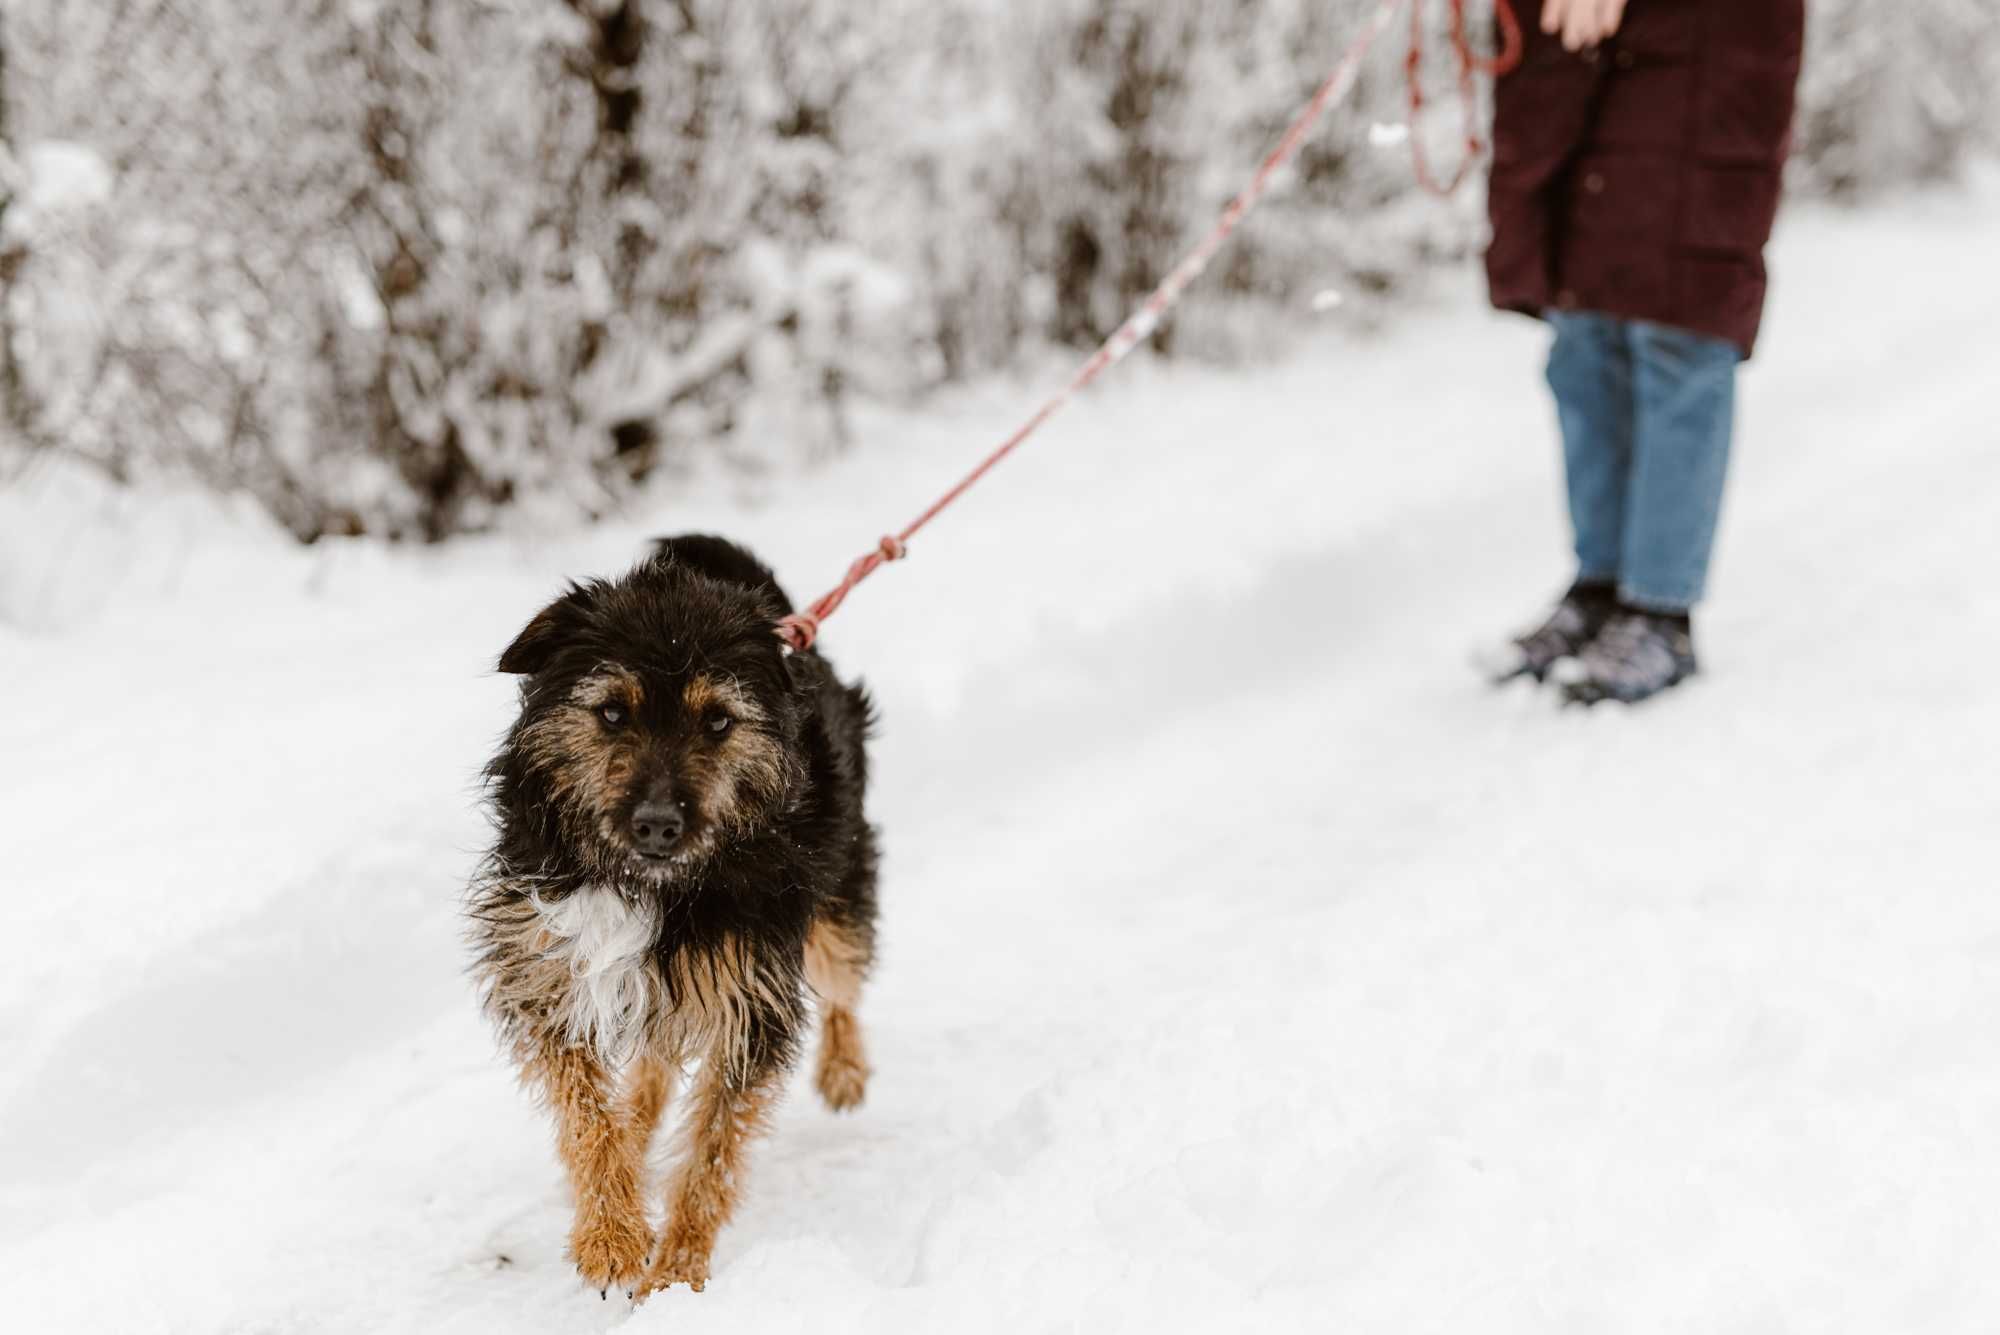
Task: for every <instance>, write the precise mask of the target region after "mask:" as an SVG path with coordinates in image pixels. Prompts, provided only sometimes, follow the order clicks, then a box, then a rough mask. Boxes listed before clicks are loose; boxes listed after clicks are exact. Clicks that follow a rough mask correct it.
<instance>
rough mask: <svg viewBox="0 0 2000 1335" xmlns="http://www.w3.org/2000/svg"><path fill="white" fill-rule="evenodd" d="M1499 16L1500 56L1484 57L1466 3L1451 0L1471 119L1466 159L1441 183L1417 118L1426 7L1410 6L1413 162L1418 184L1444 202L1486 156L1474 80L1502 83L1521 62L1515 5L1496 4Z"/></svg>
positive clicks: (1502, 0)
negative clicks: (1470, 32) (1470, 30)
mask: <svg viewBox="0 0 2000 1335" xmlns="http://www.w3.org/2000/svg"><path fill="white" fill-rule="evenodd" d="M1493 8H1494V17H1495V18H1497V19H1498V20H1499V22H1500V53H1499V54H1498V55H1496V56H1490V57H1489V56H1482V55H1480V54H1479V53H1478V52H1477V51H1474V50H1473V49H1472V39H1471V38H1470V37H1469V36H1467V34H1466V30H1465V0H1451V49H1452V53H1453V54H1454V55H1455V56H1456V57H1457V64H1458V102H1459V106H1460V107H1461V108H1462V109H1463V111H1464V114H1465V155H1464V156H1463V157H1462V158H1460V159H1459V163H1458V169H1457V170H1456V171H1454V172H1453V173H1452V174H1451V179H1450V180H1449V181H1443V182H1440V181H1439V180H1438V179H1437V178H1436V177H1435V176H1433V175H1432V173H1431V165H1430V160H1429V158H1428V157H1427V156H1426V155H1425V153H1424V141H1423V136H1422V135H1420V134H1418V133H1417V117H1418V115H1419V113H1421V112H1422V111H1423V109H1424V101H1425V98H1424V79H1423V68H1424V6H1423V0H1416V3H1415V4H1413V5H1411V6H1410V54H1409V56H1408V57H1407V58H1406V59H1405V60H1404V61H1403V74H1404V80H1405V82H1406V83H1408V85H1409V88H1410V161H1411V164H1412V165H1413V166H1414V167H1415V168H1416V172H1417V183H1418V184H1419V185H1421V186H1423V188H1424V189H1426V190H1428V191H1430V192H1431V193H1432V194H1434V195H1436V196H1438V197H1439V198H1440V199H1442V198H1445V197H1447V196H1449V195H1451V194H1452V193H1454V192H1455V191H1456V190H1457V189H1458V188H1459V186H1461V185H1463V184H1465V178H1466V177H1467V176H1469V175H1471V174H1472V169H1473V167H1474V166H1475V165H1477V164H1478V162H1479V160H1480V159H1481V158H1483V157H1485V156H1486V141H1485V140H1484V139H1482V138H1480V137H1479V98H1478V96H1477V95H1476V93H1475V92H1474V90H1473V86H1472V81H1473V76H1475V75H1478V74H1488V75H1492V76H1493V77H1495V78H1498V77H1499V76H1500V75H1502V74H1506V73H1508V72H1510V71H1512V70H1513V69H1514V67H1515V66H1517V65H1519V64H1520V63H1521V22H1520V20H1519V19H1518V18H1516V17H1515V15H1514V6H1513V5H1512V4H1510V3H1509V0H1494V7H1493Z"/></svg>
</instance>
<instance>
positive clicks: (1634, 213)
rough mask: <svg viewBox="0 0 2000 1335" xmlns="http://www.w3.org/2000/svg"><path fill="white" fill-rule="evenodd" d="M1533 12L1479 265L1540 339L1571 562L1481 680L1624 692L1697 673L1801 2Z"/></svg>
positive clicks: (1565, 5) (1514, 76) (1590, 692)
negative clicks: (1697, 641)
mask: <svg viewBox="0 0 2000 1335" xmlns="http://www.w3.org/2000/svg"><path fill="white" fill-rule="evenodd" d="M1516 2H1517V3H1523V2H1524V0H1516ZM1539 19H1540V21H1539V23H1535V22H1527V21H1524V22H1523V24H1522V27H1523V28H1524V30H1525V31H1524V32H1523V34H1522V37H1523V50H1522V58H1521V62H1520V64H1519V65H1518V66H1517V67H1516V68H1515V69H1514V70H1513V71H1512V72H1510V73H1508V74H1505V75H1503V76H1501V77H1500V78H1499V80H1498V81H1497V82H1496V85H1495V90H1494V133H1493V163H1492V167H1491V174H1490V188H1489V192H1488V212H1489V214H1490V218H1491V222H1492V243H1491V245H1490V247H1489V249H1488V251H1487V255H1486V270H1487V278H1488V282H1489V286H1490V289H1491V295H1492V300H1493V303H1494V305H1496V306H1498V307H1500V308H1501V309H1503V310H1511V311H1520V312H1523V313H1525V314H1529V315H1534V316H1538V317H1540V318H1542V319H1545V320H1546V321H1547V322H1548V323H1549V324H1550V325H1551V326H1552V327H1553V329H1554V335H1555V337H1554V342H1553V344H1552V346H1551V350H1550V353H1549V361H1548V382H1549V387H1550V388H1551V389H1552V390H1553V391H1554V397H1555V404H1556V416H1557V421H1558V424H1559V427H1560V431H1561V437H1562V451H1563V465H1564V474H1565V478H1566V482H1567V487H1568V497H1569V515H1570V521H1571V525H1572V528H1573V533H1574V539H1575V553H1576V572H1575V578H1574V580H1573V582H1572V583H1571V585H1570V588H1569V590H1568V592H1567V593H1565V594H1564V595H1563V596H1562V599H1561V601H1560V602H1559V603H1558V604H1557V605H1556V607H1555V609H1554V611H1553V612H1552V613H1550V615H1549V616H1548V617H1547V618H1546V619H1545V620H1544V621H1543V622H1542V623H1541V624H1540V625H1538V626H1536V627H1535V628H1534V629H1532V630H1530V631H1528V632H1527V633H1525V634H1523V635H1520V636H1518V637H1516V638H1515V639H1514V640H1512V641H1511V642H1510V643H1509V644H1508V645H1507V646H1506V650H1505V655H1504V660H1503V661H1502V662H1501V663H1500V664H1499V665H1497V668H1496V671H1495V675H1496V677H1498V678H1500V679H1503V680H1504V679H1510V678H1515V677H1521V676H1529V677H1533V678H1534V679H1535V680H1537V681H1546V680H1549V679H1550V678H1551V677H1554V678H1555V679H1556V680H1557V682H1558V683H1559V684H1560V687H1561V689H1562V691H1563V694H1564V696H1565V698H1566V699H1568V700H1572V701H1579V702H1583V703H1596V702H1598V701H1600V700H1618V701H1624V702H1627V703H1636V702H1638V701H1640V700H1644V699H1647V698H1648V697H1650V696H1653V695H1656V694H1657V693H1659V692H1660V691H1663V690H1665V689H1667V688H1668V687H1670V686H1673V685H1675V684H1676V683H1678V682H1680V681H1682V680H1684V679H1685V678H1687V677H1688V676H1690V675H1692V674H1693V673H1694V672H1695V670H1696V666H1697V664H1696V657H1695V648H1694V627H1693V623H1692V620H1691V614H1692V612H1693V609H1694V607H1695V604H1696V603H1697V602H1699V601H1700V599H1701V597H1702V594H1703V591H1704V589H1705V588H1706V585H1707V579H1708V568H1709V558H1710V553H1711V549H1712V547H1713V545H1714V540H1715V530H1716V521H1717V518H1718V516H1719V514H1720V512H1721V505H1722V493H1723V481H1724V477H1725V474H1726V472H1727V466H1728V462H1729V452H1730V438H1731V435H1732V432H1733V417H1734V409H1735V398H1736V372H1737V366H1738V363H1739V362H1741V361H1743V360H1745V359H1747V358H1748V357H1749V356H1750V354H1751V352H1752V351H1753V350H1754V348H1755V346H1756V342H1757V333H1758V325H1759V322H1760V320H1761V317H1762V313H1763V306H1764V290H1765V268H1764V261H1763V250H1764V245H1765V242H1766V241H1767V240H1769V238H1770V234H1771V224H1772V220H1773V218H1774V217H1775V215H1776V212H1777V207H1778V196H1779V191H1780V185H1781V180H1782V176H1783V170H1784V163H1785V157H1786V153H1787V151H1788V149H1789V146H1790V138H1791V122H1792V107H1793V98H1794V91H1795V87H1796V84H1797V82H1798V74H1799V65H1800V61H1801V52H1802V47H1803V43H1804V35H1805V12H1804V0H1629V3H1628V2H1627V0H1543V3H1542V6H1541V12H1540V15H1539Z"/></svg>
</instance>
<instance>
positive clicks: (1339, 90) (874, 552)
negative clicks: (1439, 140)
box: [777, 0, 1521, 653]
mask: <svg viewBox="0 0 2000 1335" xmlns="http://www.w3.org/2000/svg"><path fill="white" fill-rule="evenodd" d="M1402 3H1403V0H1382V3H1381V4H1379V5H1377V6H1376V8H1375V11H1374V14H1373V16H1372V17H1371V18H1370V19H1369V21H1368V24H1367V26H1366V27H1365V28H1363V29H1362V31H1361V35H1360V36H1358V37H1356V38H1355V39H1354V41H1353V42H1351V43H1350V44H1349V45H1348V48H1347V51H1346V52H1345V53H1344V54H1343V55H1342V56H1341V58H1340V63H1339V64H1338V65H1336V66H1334V69H1333V73H1331V74H1329V75H1327V77H1326V81H1325V82H1324V83H1322V84H1320V86H1319V90H1318V91H1317V92H1315V93H1314V94H1313V96H1312V100H1311V101H1310V102H1308V103H1306V105H1305V108H1304V110H1302V111H1300V112H1299V114H1298V116H1297V117H1295V118H1294V119H1293V121H1292V123H1291V125H1290V126H1289V127H1287V128H1286V130H1285V134H1284V137H1283V138H1282V139H1280V140H1279V141H1278V146H1277V147H1276V148H1274V149H1272V150H1271V152H1270V153H1269V155H1267V156H1266V157H1265V159H1264V161H1263V163H1262V165H1260V166H1259V167H1258V168H1257V173H1256V175H1254V176H1252V177H1251V178H1250V184H1249V185H1247V186H1245V187H1244V188H1243V193H1241V194H1239V195H1238V196H1236V198H1235V199H1232V200H1231V201H1229V207H1227V208H1225V209H1224V210H1223V211H1222V217H1221V218H1220V219H1219V220H1218V221H1217V222H1216V224H1215V226H1214V227H1213V228H1212V229H1211V230H1210V231H1209V233H1208V235H1207V236H1205V237H1203V238H1202V239H1201V241H1200V243H1199V244H1197V245H1196V246H1195V248H1194V249H1193V250H1191V251H1189V252H1188V253H1187V255H1186V256H1185V257H1183V258H1182V260H1181V262H1180V263H1179V264H1177V265H1175V266H1174V268H1173V272H1171V273H1169V274H1168V275H1167V276H1166V278H1165V279H1164V280H1162V281H1161V283H1160V285H1159V286H1158V287H1156V288H1154V289H1153V292H1152V295H1151V296H1148V297H1147V298H1146V300H1145V301H1144V302H1143V303H1142V304H1141V305H1140V307H1139V309H1138V310H1136V311H1134V312H1133V313H1132V314H1131V316H1130V317H1129V318H1127V319H1126V321H1125V323H1124V324H1122V325H1120V326H1118V329H1117V330H1116V332H1114V333H1113V334H1112V335H1111V337H1109V338H1107V339H1105V340H1104V342H1103V343H1102V344H1101V345H1100V346H1099V347H1098V349H1097V351H1096V352H1093V353H1092V354H1091V355H1090V358H1089V360H1087V361H1085V362H1084V364H1083V365H1082V366H1081V367H1079V368H1078V369H1077V371H1076V374H1075V375H1073V376H1071V377H1070V379H1069V383H1068V384H1066V385H1064V386H1063V387H1062V388H1061V389H1060V390H1058V391H1056V393H1055V394H1053V395H1051V396H1050V397H1049V398H1048V400H1047V401H1045V402H1044V403H1043V404H1042V406H1041V407H1039V408H1037V409H1036V410H1035V412H1034V415H1033V416H1031V417H1029V418H1028V420H1027V421H1025V422H1023V423H1021V425H1020V426H1018V427H1016V428H1015V430H1014V434H1012V435H1011V436H1008V437H1007V439H1006V440H1004V441H1002V442H1001V443H1000V446H999V448H997V449H995V450H994V451H993V452H992V453H991V454H989V455H987V456H986V457H985V458H984V459H982V460H980V461H979V464H978V465H977V466H976V467H975V468H974V469H973V470H972V471H971V472H970V473H967V474H966V475H965V476H964V477H962V478H960V479H959V480H958V483H957V485H955V486H953V487H952V489H951V490H949V491H947V492H946V493H945V494H944V495H942V496H940V497H938V498H937V499H936V500H935V501H932V502H931V504H930V506H929V507H928V508H927V509H926V510H925V511H924V512H923V513H922V514H920V515H918V516H917V517H916V518H915V519H913V520H911V521H910V522H909V523H908V524H906V525H905V526H904V527H903V529H902V531H901V532H899V533H894V534H890V535H889V536H887V537H884V538H883V539H882V540H881V541H880V542H878V543H876V544H875V546H874V547H873V548H871V549H870V550H869V551H867V552H864V553H863V554H862V555H861V556H859V557H857V558H856V559H855V561H854V563H853V564H852V565H850V566H848V567H847V574H846V576H845V577H843V578H842V579H841V581H840V583H838V584H836V585H835V586H834V587H833V588H831V589H829V590H827V592H826V593H824V594H822V595H821V596H820V597H819V598H818V599H817V600H816V601H815V602H813V603H812V604H811V605H810V606H809V607H807V608H806V609H805V610H804V611H801V612H794V613H793V614H792V615H791V616H788V617H786V618H785V619H784V620H782V621H780V622H779V623H778V626H777V632H778V635H779V637H780V638H781V639H783V640H784V641H785V643H786V645H787V646H789V647H790V648H791V649H792V650H794V651H797V652H801V653H802V652H804V651H805V650H807V649H810V648H812V645H813V641H814V640H815V639H816V638H818V636H819V628H820V624H821V623H822V622H824V621H825V620H826V619H827V618H828V617H830V616H832V615H833V614H834V613H835V612H836V611H838V610H839V609H840V605H841V604H842V603H843V602H845V601H846V600H847V595H848V594H849V593H852V592H853V591H854V588H855V586H856V585H858V584H860V583H861V581H862V580H864V579H867V578H868V577H869V576H870V575H872V574H874V573H875V572H876V571H877V570H879V569H881V568H882V567H883V566H884V565H886V564H887V563H889V562H890V561H900V560H902V559H903V558H904V557H905V556H907V555H909V542H910V539H911V538H914V537H915V536H916V535H917V533H918V532H919V531H921V530H922V528H923V527H924V525H926V524H928V523H930V522H931V520H933V519H935V518H937V516H938V514H939V513H940V512H941V511H943V510H944V508H945V507H946V506H948V505H950V504H951V503H952V502H953V501H955V500H957V499H958V498H959V497H960V496H963V495H964V494H965V493H966V492H967V491H968V490H970V489H971V487H972V484H973V483H975V482H977V481H979V479H980V478H982V477H985V476H986V474H987V473H988V472H990V471H991V470H992V468H993V466H994V465H995V464H997V463H999V462H1000V461H1001V460H1002V459H1005V458H1006V457H1007V456H1008V455H1010V454H1012V453H1013V452H1014V450H1015V449H1016V448H1017V447H1018V446H1019V445H1020V444H1021V442H1022V441H1024V440H1026V439H1027V438H1028V437H1029V436H1032V435H1034V434H1035V432H1036V431H1038V430H1040V429H1041V426H1042V424H1043V423H1045V422H1047V421H1048V420H1049V419H1050V418H1051V417H1054V416H1055V415H1056V413H1058V412H1059V411H1061V410H1062V408H1063V407H1064V405H1066V404H1067V403H1068V402H1069V401H1070V399H1071V398H1072V397H1074V396H1075V395H1076V394H1077V392H1078V391H1080V390H1082V389H1083V388H1084V387H1085V386H1086V385H1088V384H1090V383H1091V382H1092V381H1093V380H1096V379H1097V378H1098V377H1099V376H1101V375H1103V374H1104V373H1105V372H1106V371H1107V370H1109V369H1110V368H1111V367H1113V366H1115V365H1117V364H1118V363H1119V362H1121V361H1123V360H1125V357H1126V355H1127V354H1129V353H1130V352H1131V351H1132V349H1133V348H1135V347H1137V346H1138V345H1139V344H1140V343H1142V342H1144V341H1145V340H1146V339H1147V338H1148V337H1150V336H1151V334H1152V333H1153V331H1154V330H1155V329H1157V328H1158V327H1159V324H1160V320H1161V319H1162V317H1164V316H1165V315H1166V313H1167V312H1168V311H1169V310H1171V309H1172V308H1173V305H1174V303H1175V302H1177V301H1179V300H1180V297H1181V294H1182V293H1183V292H1184V291H1186V290H1187V287H1188V285H1189V284H1190V283H1192V282H1194V280H1195V279H1197V278H1199V277H1200V276H1201V272H1202V270H1204V269H1206V268H1207V267H1208V262H1209V261H1210V260H1211V259H1213V258H1214V257H1215V252H1216V251H1218V250H1220V249H1221V248H1222V243H1223V242H1225V241H1227V240H1228V239H1229V237H1230V234H1231V233H1233V232H1234V231H1235V230H1236V228H1237V225H1238V224H1240V223H1241V222H1242V221H1243V219H1244V218H1245V217H1247V216H1248V215H1249V213H1250V210H1252V209H1254V208H1256V207H1257V204H1258V203H1259V201H1261V200H1262V199H1263V198H1264V195H1265V193H1266V192H1267V191H1268V190H1269V189H1270V187H1271V182H1272V180H1273V179H1275V178H1276V176H1277V175H1278V173H1279V172H1280V171H1282V170H1283V169H1284V168H1285V167H1286V166H1287V165H1288V164H1289V163H1290V162H1291V160H1292V159H1293V158H1295V157H1297V156H1298V152H1299V149H1300V148H1301V147H1303V146H1304V144H1305V141H1306V136H1307V135H1309V134H1310V133H1311V132H1312V128H1313V126H1314V125H1316V124H1318V123H1319V119H1320V117H1322V116H1324V115H1325V114H1326V111H1327V109H1328V108H1329V107H1331V106H1332V105H1333V104H1334V103H1335V102H1338V101H1339V100H1340V99H1341V98H1343V97H1345V96H1347V93H1348V90H1349V89H1350V88H1352V87H1353V85H1354V79H1355V76H1356V75H1357V74H1359V73H1360V72H1361V62H1362V60H1363V59H1364V58H1365V57H1366V56H1367V54H1368V51H1369V48H1371V47H1372V46H1374V45H1375V41H1376V39H1377V38H1379V37H1380V36H1381V35H1382V33H1383V31H1384V30H1386V29H1387V28H1388V26H1389V20H1390V19H1392V18H1394V17H1395V16H1396V7H1397V6H1398V5H1400V4H1402ZM1494 4H1495V7H1496V10H1497V12H1498V15H1499V19H1500V29H1501V33H1502V43H1501V52H1500V55H1499V56H1498V57H1497V58H1495V59H1492V60H1488V59H1485V58H1483V57H1481V56H1479V55H1478V54H1477V53H1476V52H1474V51H1473V49H1472V43H1471V41H1470V40H1469V39H1468V37H1467V36H1466V29H1465V0H1451V42H1452V47H1453V50H1454V51H1455V52H1456V53H1457V56H1458V66H1459V69H1458V86H1459V94H1460V96H1461V97H1462V98H1463V99H1464V100H1465V115H1466V125H1467V133H1466V139H1467V147H1468V156H1467V158H1466V160H1465V161H1464V162H1463V163H1461V164H1460V165H1459V169H1458V172H1457V174H1456V175H1454V176H1453V177H1452V181H1451V185H1450V186H1448V187H1445V191H1446V192H1448V191H1449V190H1450V189H1454V188H1456V187H1457V186H1458V184H1459V183H1460V182H1461V181H1463V180H1464V179H1465V176H1466V174H1467V173H1468V172H1469V171H1470V170H1471V167H1472V163H1473V162H1474V161H1475V160H1476V159H1477V158H1478V157H1479V155H1480V154H1481V153H1483V152H1484V151H1485V145H1484V143H1483V142H1482V141H1481V140H1480V139H1479V136H1478V134H1477V131H1476V128H1475V127H1476V124H1477V116H1478V109H1477V99H1476V98H1475V97H1474V96H1473V75H1474V74H1475V73H1476V72H1484V73H1489V74H1504V73H1506V72H1507V71H1508V70H1510V69H1512V68H1513V67H1514V66H1515V65H1516V64H1518V63H1519V62H1520V59H1521V26H1520V23H1519V22H1518V21H1517V20H1516V19H1515V17H1514V8H1513V5H1512V4H1511V3H1510V0H1494ZM1422 13H1423V5H1422V0H1416V3H1414V4H1413V5H1412V7H1411V11H1410V56H1409V60H1408V61H1407V62H1406V65H1405V70H1406V73H1407V76H1408V79H1409V84H1410V112H1411V120H1412V127H1411V128H1412V133H1411V143H1412V146H1413V150H1414V151H1416V166H1417V179H1418V180H1420V181H1422V182H1423V183H1424V185H1425V187H1426V188H1427V189H1432V190H1436V189H1438V187H1437V186H1436V185H1435V184H1434V183H1433V182H1432V181H1431V178H1430V171H1429V168H1428V166H1427V165H1426V163H1425V162H1424V158H1423V154H1422V152H1421V150H1415V149H1414V146H1415V143H1416V135H1415V125H1414V121H1415V118H1416V113H1417V112H1418V111H1419V110H1421V109H1422V107H1423V102H1424V97H1423V90H1422V87H1421V86H1420V82H1419V79H1418V74H1419V71H1420V67H1421V65H1422V63H1423V49H1422V47H1423V24H1422Z"/></svg>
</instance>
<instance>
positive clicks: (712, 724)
mask: <svg viewBox="0 0 2000 1335" xmlns="http://www.w3.org/2000/svg"><path fill="white" fill-rule="evenodd" d="M735 722H736V720H735V719H733V718H731V717H730V716H729V715H727V714H710V715H709V716H708V735H709V736H711V737H720V736H722V734H723V733H725V732H728V731H729V728H730V725H731V724H733V723H735Z"/></svg>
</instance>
